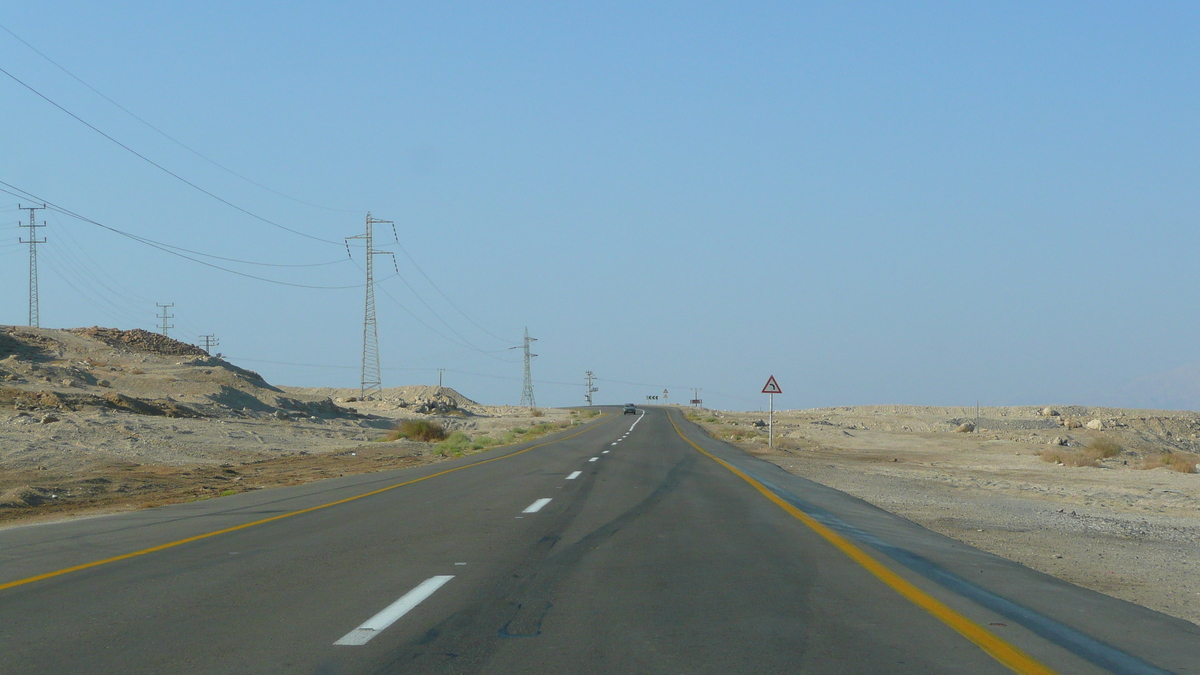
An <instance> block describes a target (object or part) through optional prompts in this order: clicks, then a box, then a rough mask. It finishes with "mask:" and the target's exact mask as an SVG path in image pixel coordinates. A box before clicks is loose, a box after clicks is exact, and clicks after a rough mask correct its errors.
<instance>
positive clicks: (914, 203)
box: [0, 2, 1200, 409]
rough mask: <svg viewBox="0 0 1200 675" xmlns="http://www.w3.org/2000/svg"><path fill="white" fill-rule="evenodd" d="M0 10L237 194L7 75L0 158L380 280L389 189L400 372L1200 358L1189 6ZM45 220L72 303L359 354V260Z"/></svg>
mask: <svg viewBox="0 0 1200 675" xmlns="http://www.w3.org/2000/svg"><path fill="white" fill-rule="evenodd" d="M0 25H3V26H4V27H5V28H6V29H8V30H9V31H12V33H14V34H16V35H17V36H20V39H21V40H24V41H26V42H28V43H29V44H30V45H32V46H33V47H35V48H36V49H37V50H39V51H41V52H42V53H43V54H45V55H46V56H48V57H49V58H50V59H52V60H53V61H54V62H56V63H57V64H58V65H60V66H62V67H63V68H65V69H66V70H67V71H69V72H70V73H71V74H72V75H74V76H75V77H78V78H79V79H81V80H83V81H84V82H86V83H87V84H88V85H90V86H91V87H94V88H95V89H96V90H98V91H99V92H102V93H103V95H104V96H107V97H108V98H110V99H112V101H115V102H117V103H119V104H120V105H121V106H123V107H124V108H126V109H128V110H129V111H132V112H133V113H135V114H136V115H137V116H139V117H141V118H142V119H143V120H145V121H146V122H149V123H150V124H151V125H153V126H154V127H157V128H158V129H160V130H162V131H163V132H165V133H166V134H167V135H169V136H170V137H172V138H173V139H175V140H176V141H178V142H179V143H176V142H174V141H172V140H170V139H168V138H165V137H164V136H163V135H160V134H159V133H158V132H156V131H154V130H153V129H151V128H149V127H148V126H146V125H145V124H143V123H142V122H140V121H138V120H137V119H135V118H134V117H131V116H130V115H129V114H127V113H126V112H123V111H122V110H121V109H119V108H118V107H115V106H114V105H113V104H112V103H110V102H109V101H106V100H105V99H104V98H102V97H101V96H99V95H97V94H96V93H95V92H93V91H91V90H89V89H88V88H87V87H85V86H84V85H83V84H81V83H80V82H79V81H77V80H75V79H73V78H72V77H71V76H70V75H68V74H67V73H65V72H64V71H63V70H61V69H59V68H57V67H56V66H55V65H53V64H51V63H49V62H48V61H47V60H46V59H44V58H43V57H42V56H40V55H39V54H37V53H36V52H34V51H32V50H31V49H30V48H29V47H27V46H26V45H24V44H22V43H21V42H20V41H19V40H18V39H16V38H15V37H14V36H13V35H11V34H9V33H7V32H4V31H0V67H3V69H4V70H5V71H7V72H8V73H10V74H11V76H12V77H15V78H17V79H19V80H21V81H22V82H24V83H25V85H28V87H30V88H32V89H34V90H36V91H37V92H38V93H40V94H41V95H42V96H44V97H45V98H48V99H50V100H51V101H53V102H54V103H55V104H57V105H58V106H61V107H62V108H65V109H66V110H69V111H70V112H71V113H73V114H74V115H76V116H78V117H80V118H82V119H83V120H86V121H87V122H88V123H89V124H91V125H93V126H94V127H96V128H97V129H99V130H101V131H103V132H104V133H105V134H108V135H109V136H111V137H112V138H114V139H116V140H118V141H120V142H121V143H123V144H125V145H126V146H128V147H129V148H131V149H133V150H135V151H137V153H139V154H141V155H143V156H144V157H146V158H148V159H149V160H152V161H153V162H155V163H157V164H159V165H161V167H163V168H165V169H167V170H169V171H171V172H173V173H175V174H177V175H178V176H180V177H182V178H184V179H186V180H187V181H189V182H191V183H193V184H194V185H196V186H198V187H200V188H203V190H205V191H207V192H209V193H212V195H216V196H217V197H219V198H220V199H222V200H224V201H226V202H229V203H232V204H234V205H236V207H238V208H237V209H235V208H232V207H230V206H229V205H227V204H225V203H222V202H221V201H218V200H217V199H214V198H213V197H212V196H209V195H207V194H204V193H203V192H201V191H199V190H197V189H196V188H194V187H191V186H189V185H187V184H185V183H184V182H182V181H181V180H179V179H177V178H175V177H172V176H170V175H168V174H167V173H165V172H164V171H163V170H161V169H159V168H156V167H155V166H152V165H151V164H149V163H148V162H147V161H145V160H143V159H141V158H139V157H137V156H135V155H134V154H132V153H130V152H129V151H127V150H126V149H123V148H121V147H119V146H118V145H116V144H115V143H114V142H113V141H111V140H109V139H107V138H105V137H104V136H102V135H101V134H99V133H97V132H96V131H94V130H92V129H90V128H88V127H87V126H85V125H84V124H82V123H80V122H79V121H77V120H75V119H73V118H71V117H70V116H68V115H67V114H65V113H64V112H62V111H61V110H59V109H58V108H56V107H54V105H52V104H51V103H49V102H48V101H47V100H45V99H44V98H41V97H39V96H38V95H37V94H35V93H33V92H32V91H30V89H29V88H26V87H25V86H23V85H21V84H19V83H18V82H16V81H15V80H14V79H12V77H8V76H4V75H2V74H0V97H2V99H0V100H2V102H3V105H2V106H0V119H2V120H3V123H4V124H3V126H4V129H5V130H6V131H5V133H3V134H0V156H3V158H4V162H3V165H2V166H0V180H2V181H4V182H5V183H8V184H10V185H13V186H16V187H17V188H19V189H20V190H24V191H27V192H28V193H31V194H32V195H36V196H37V197H39V198H41V199H45V200H48V201H50V202H53V203H54V204H56V205H59V206H61V207H64V208H66V209H68V210H70V211H73V212H75V213H77V214H80V215H83V216H86V217H87V218H90V219H92V220H95V221H97V222H99V223H102V224H104V225H108V226H110V227H113V228H117V229H120V230H122V231H125V232H129V233H133V234H136V235H139V236H142V237H147V238H150V239H153V240H155V241H159V242H164V243H166V244H170V245H172V246H178V247H183V248H186V249H190V250H193V251H198V252H201V253H206V254H211V255H214V256H221V257H225V258H234V259H238V260H245V261H252V262H265V263H272V264H288V265H296V264H315V263H329V264H326V265H319V266H314V267H267V266H262V265H247V264H243V263H235V262H222V261H219V260H216V259H213V258H204V259H205V260H208V261H210V262H212V263H214V264H218V265H220V266H222V267H226V268H228V269H230V270H236V271H237V272H241V273H244V274H251V275H254V276H260V277H265V278H268V279H272V280H274V281H278V282H287V283H294V284H303V285H309V286H353V285H355V284H359V285H361V284H362V271H361V264H362V255H361V251H355V252H354V254H355V255H354V258H355V259H354V260H351V259H350V258H348V257H347V252H346V248H345V246H344V245H343V244H342V243H341V242H342V241H343V238H344V237H347V236H352V235H355V234H359V233H361V231H362V229H363V218H364V216H365V213H366V212H367V211H368V210H369V211H371V212H372V213H373V214H374V215H375V216H376V217H379V218H384V219H388V220H394V221H395V222H396V233H397V234H398V236H399V240H400V244H401V245H402V246H403V249H400V248H399V247H397V246H395V245H389V242H390V241H391V240H392V231H391V229H390V227H385V228H383V230H382V231H381V234H380V236H379V241H378V243H379V248H382V249H385V250H389V251H394V252H396V253H398V254H399V255H398V256H397V267H393V265H392V263H391V260H390V259H389V258H387V257H384V256H379V257H376V264H377V269H378V270H379V274H377V276H378V277H380V278H381V280H380V281H379V284H378V290H377V297H378V300H377V301H378V305H379V328H380V343H381V345H382V362H383V365H384V367H385V370H384V374H383V377H384V384H385V386H393V385H401V384H409V383H436V381H437V372H436V370H435V369H436V368H445V369H446V373H445V378H446V383H447V384H448V385H451V386H454V387H456V388H458V389H459V390H461V391H462V392H463V393H465V394H467V395H469V396H472V397H474V398H476V399H478V400H481V401H484V402H489V403H516V402H517V401H518V399H519V398H520V394H521V364H520V359H519V358H518V353H517V352H516V351H509V350H508V347H510V346H513V345H515V344H518V343H519V341H520V336H521V332H522V330H523V329H524V328H525V327H526V326H528V327H529V330H530V333H531V334H532V335H533V336H534V337H537V338H538V339H539V341H538V342H537V343H536V344H535V350H534V351H535V352H536V353H537V354H539V356H538V358H536V359H535V360H534V378H535V381H536V391H537V399H538V403H539V404H541V405H572V404H578V403H580V402H581V401H582V392H583V384H582V377H583V372H584V371H585V370H593V371H595V372H596V374H597V375H598V376H599V377H600V378H602V379H601V382H600V384H599V386H600V387H601V393H600V395H599V397H598V398H599V399H600V400H604V401H608V402H613V403H620V402H624V401H626V400H630V401H638V400H644V396H645V395H647V394H651V393H661V390H662V389H663V388H668V389H669V390H670V392H671V394H670V395H671V398H672V400H677V399H680V398H690V391H688V390H689V389H690V388H691V387H701V388H703V391H702V393H701V395H702V397H703V398H704V399H705V401H706V403H707V404H709V405H711V406H714V407H724V408H740V409H756V408H758V407H759V406H762V405H765V396H762V395H760V394H758V393H757V392H758V391H759V389H761V387H762V385H763V382H765V380H766V378H767V376H768V375H771V374H774V375H775V376H776V377H777V379H778V380H779V383H780V385H781V386H782V387H783V390H784V392H785V393H784V395H782V396H779V397H777V399H776V405H777V407H793V408H800V407H813V406H826V405H850V404H868V403H914V404H934V405H969V404H974V402H975V401H976V400H979V401H981V402H982V403H983V404H984V405H988V404H994V405H1007V404H1040V403H1043V402H1054V403H1084V404H1120V403H1123V401H1121V400H1119V399H1120V395H1119V394H1118V393H1114V392H1119V391H1120V389H1121V387H1122V386H1123V385H1124V384H1125V383H1127V382H1129V381H1131V380H1134V379H1137V378H1141V377H1144V376H1147V375H1149V374H1152V373H1157V372H1162V371H1167V370H1172V369H1175V368H1178V367H1180V366H1182V365H1184V364H1187V363H1191V362H1194V361H1197V360H1200V359H1198V357H1197V346H1196V340H1195V338H1194V336H1195V335H1196V334H1197V331H1198V329H1200V322H1198V321H1197V313H1196V312H1195V311H1194V309H1193V308H1194V306H1196V304H1197V302H1196V301H1197V291H1196V289H1197V282H1198V274H1197V272H1196V265H1195V264H1194V262H1193V261H1194V259H1195V257H1196V253H1195V252H1196V251H1197V250H1198V249H1200V246H1198V244H1200V241H1198V239H1200V235H1198V234H1197V232H1196V228H1195V226H1194V225H1195V222H1196V220H1197V215H1198V210H1200V209H1198V208H1197V190H1196V188H1197V178H1198V176H1200V165H1198V164H1200V152H1197V151H1198V150H1200V148H1198V147H1197V146H1198V140H1200V135H1198V132H1197V125H1196V120H1197V119H1200V114H1198V113H1200V110H1198V107H1200V106H1198V105H1197V102H1198V101H1197V96H1198V94H1197V92H1200V86H1198V85H1200V81H1198V79H1200V78H1198V77H1197V75H1198V69H1200V54H1198V53H1197V52H1198V49H1197V44H1200V41H1198V40H1197V29H1198V28H1200V7H1197V6H1196V5H1194V4H1191V3H1102V2H1087V3H1053V5H1052V6H1051V5H1049V4H1048V3H1034V2H1030V3H1002V4H1001V3H951V2H912V3H687V4H684V3H646V2H637V3H530V2H503V3H501V2H492V3H488V2H478V3H452V2H439V3H425V4H413V3H354V2H350V3H337V4H335V3H294V2H293V3H282V2H274V3H250V4H249V5H248V3H233V2H211V3H203V4H200V5H195V4H192V5H183V4H176V3H157V2H113V3H96V2H82V3H78V2H76V3H72V2H61V3H25V4H24V5H20V6H13V7H9V8H6V10H5V11H4V12H3V13H0ZM181 144H182V145H181ZM183 146H186V147H183ZM193 151H195V152H198V153H199V154H200V155H203V156H204V157H207V158H209V159H211V160H213V161H215V162H216V163H217V164H219V165H220V167H218V166H216V165H214V164H213V163H210V162H209V161H206V160H205V159H204V158H202V157H200V156H198V155H197V154H195V153H194V152H193ZM221 167H224V168H221ZM226 169H228V170H231V171H233V172H236V173H237V174H240V175H241V176H244V177H246V178H249V179H251V180H252V181H254V182H256V183H259V184H261V185H262V186H266V187H267V188H270V190H266V189H263V188H261V187H259V186H256V185H254V184H253V183H251V182H247V181H246V180H243V179H242V178H239V177H237V176H235V175H233V174H231V173H230V172H229V171H227V170H226ZM280 193H281V194H280ZM18 202H20V203H22V204H24V205H28V202H29V200H28V199H24V198H21V199H19V198H17V197H14V196H10V195H7V194H3V195H0V284H2V287H3V288H5V289H7V290H6V291H5V292H4V293H3V294H0V323H7V324H23V323H25V321H26V312H27V293H26V291H27V274H28V271H27V268H26V261H27V257H28V256H27V249H26V248H25V247H22V246H21V245H20V244H19V243H17V238H18V237H19V236H23V235H25V234H27V233H26V232H25V231H24V230H21V229H20V228H17V227H16V225H17V223H18V221H19V220H20V219H21V218H22V217H24V212H20V211H17V210H16V205H17V204H18ZM239 209H240V210H239ZM246 212H249V214H252V215H248V214H247V213H246ZM38 217H39V220H41V219H44V220H46V221H47V222H48V224H49V226H48V227H47V228H46V229H45V230H42V231H41V233H42V234H43V235H44V236H46V237H48V238H49V243H48V244H47V245H45V246H43V247H42V248H41V249H40V250H41V253H42V257H41V261H42V265H41V270H40V271H41V275H40V279H41V323H42V325H43V326H46V327H72V326H84V325H95V324H99V325H106V326H117V327H123V328H132V327H143V328H147V329H150V328H153V327H154V325H155V318H154V315H155V313H156V310H157V308H156V307H155V306H154V305H155V303H159V302H162V303H167V302H173V303H175V307H174V308H173V311H174V313H175V315H176V319H175V324H176V326H177V327H176V329H175V331H174V333H173V335H175V336H177V337H180V338H181V339H186V340H189V341H191V340H195V339H196V337H197V336H198V335H201V334H206V333H215V334H217V336H218V337H219V338H220V340H221V347H220V350H221V351H222V352H224V353H225V354H226V355H227V356H229V357H231V358H232V359H233V360H234V361H235V362H237V363H239V364H241V365H244V366H247V367H251V368H254V369H257V370H259V371H260V372H262V373H263V374H264V375H265V376H266V377H267V378H268V379H269V380H270V381H273V382H277V383H281V384H295V385H313V386H317V385H327V386H356V385H357V383H358V371H357V365H358V362H359V358H360V348H361V322H362V302H363V301H362V294H363V292H362V288H361V287H359V288H349V289H340V290H336V289H307V288H297V287H293V286H284V285H279V284H273V283H268V282H264V281H259V280H255V279H250V278H247V277H244V276H238V275H235V274H232V273H229V272H226V271H223V270H218V269H214V268H212V267H207V266H203V265H200V264H197V263H194V262H192V261H189V260H186V259H183V258H180V257H176V256H172V255H168V254H166V253H164V252H163V251H161V250H158V249H155V248H151V247H149V246H146V245H144V244H140V243H137V242H134V241H132V240H130V239H128V238H125V237H122V236H120V235H117V234H114V233H112V232H110V231H107V230H103V229H101V228H99V227H97V226H95V225H92V224H88V223H85V222H83V221H80V220H77V219H74V218H71V217H68V216H66V215H63V214H62V213H57V212H49V211H47V212H39V216H38ZM264 221H270V223H268V222H264ZM271 223H274V224H271ZM279 226H282V227H279ZM284 228H288V229H284ZM288 230H296V231H299V232H301V233H304V234H305V235H308V236H301V235H297V234H295V233H293V232H290V231H288ZM320 240H324V241H320ZM405 252H406V253H407V255H406V254H405ZM189 255H191V254H189ZM410 256H411V259H410ZM413 261H415V263H416V265H419V266H420V268H421V270H423V271H424V273H425V274H427V275H428V278H429V279H431V280H432V282H433V284H436V287H435V286H434V285H432V284H431V283H430V281H429V279H426V277H425V274H422V273H421V271H419V270H418V269H417V268H416V267H415V266H414V262H413ZM397 268H398V271H399V273H400V277H396V276H395V273H396V270H397ZM405 282H407V285H406V283H405ZM410 287H411V288H410ZM460 310H461V311H460ZM426 324H427V325H426ZM435 331H436V332H435ZM289 364H291V365H289ZM297 364H304V365H297ZM573 383H577V384H573Z"/></svg>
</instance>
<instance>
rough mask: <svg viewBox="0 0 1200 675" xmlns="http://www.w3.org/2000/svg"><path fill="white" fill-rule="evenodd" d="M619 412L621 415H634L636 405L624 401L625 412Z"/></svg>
mask: <svg viewBox="0 0 1200 675" xmlns="http://www.w3.org/2000/svg"><path fill="white" fill-rule="evenodd" d="M621 414H622V415H636V414H637V406H636V405H634V404H632V403H626V404H625V412H623V413H621Z"/></svg>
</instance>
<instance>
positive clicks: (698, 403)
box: [691, 398, 704, 405]
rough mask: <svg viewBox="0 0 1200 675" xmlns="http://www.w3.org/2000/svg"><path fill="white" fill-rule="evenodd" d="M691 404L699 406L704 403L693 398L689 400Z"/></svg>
mask: <svg viewBox="0 0 1200 675" xmlns="http://www.w3.org/2000/svg"><path fill="white" fill-rule="evenodd" d="M691 403H692V405H700V404H701V403H704V401H702V400H700V399H698V398H694V399H692V400H691Z"/></svg>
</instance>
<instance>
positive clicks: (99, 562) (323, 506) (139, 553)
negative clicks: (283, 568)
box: [0, 416, 616, 591]
mask: <svg viewBox="0 0 1200 675" xmlns="http://www.w3.org/2000/svg"><path fill="white" fill-rule="evenodd" d="M614 419H616V417H615V416H614V417H610V418H609V419H607V420H604V421H602V422H600V424H595V425H591V426H588V427H587V428H586V429H583V430H581V431H579V432H577V433H574V434H571V435H570V436H564V437H562V438H556V439H555V440H553V441H547V442H546V443H539V444H537V445H531V446H529V447H528V448H525V449H524V450H518V451H516V452H513V453H510V454H507V455H501V456H500V457H493V458H491V459H485V460H483V461H481V462H474V463H471V464H467V465H465V466H460V467H456V468H453V469H446V470H445V471H439V472H437V473H433V474H429V475H428V476H425V477H423V478H414V479H413V480H409V481H405V482H403V483H396V484H395V485H389V486H387V487H385V488H380V489H378V490H373V491H371V492H366V493H363V494H361V495H356V496H354V497H346V498H345V499H339V500H337V501H334V502H329V503H328V504H320V505H318V506H310V507H309V508H307V509H300V510H299V511H290V512H288V513H281V514H279V515H278V516H271V517H270V518H263V519H262V520H256V521H254V522H251V523H243V524H241V525H235V526H233V527H227V528H225V529H223V530H216V531H213V532H206V533H205V534H198V535H196V536H194V537H188V538H186V539H180V540H178V541H172V542H169V543H166V544H159V545H158V546H151V547H150V548H144V549H142V550H140V551H134V552H133V553H125V554H123V555H118V556H114V557H112V558H105V559H104V560H96V561H94V562H90V563H85V564H83V565H76V566H74V567H67V568H64V569H61V570H55V571H53V572H46V573H45V574H39V575H37V576H33V577H29V578H27V579H18V580H17V581H9V582H7V583H3V584H0V591H3V590H6V589H9V588H14V587H16V586H24V585H25V584H31V583H33V582H35V581H42V580H43V579H51V578H53V577H57V576H62V575H64V574H70V573H71V572H79V571H80V570H86V569H90V568H92V567H99V566H101V565H107V564H108V563H113V562H117V561H118V560H128V559H129V558H136V557H138V556H143V555H146V554H148V553H155V552H157V551H163V550H166V549H168V548H174V547H176V546H182V545H183V544H190V543H191V542H193V541H200V540H201V539H208V538H209V537H215V536H217V535H219V534H228V533H230V532H237V531H238V530H244V529H246V528H250V527H254V526H255V525H264V524H266V523H270V522H274V521H276V520H283V519H284V518H291V517H292V516H298V515H300V514H302V513H312V512H313V511H320V510H321V509H327V508H329V507H331V506H337V505H339V504H345V503H347V502H352V501H354V500H356V499H362V498H364V497H370V496H372V495H377V494H380V493H382V492H387V491H388V490H395V489H396V488H400V487H404V486H405V485H412V484H413V483H420V482H421V481H423V480H429V479H430V478H437V477H438V476H445V475H446V474H448V473H454V472H455V471H462V470H463V469H470V468H471V467H476V466H480V465H482V464H488V463H489V462H498V461H500V460H502V459H508V458H509V457H516V456H517V455H520V454H523V453H526V452H529V451H530V450H535V449H537V448H541V447H545V446H547V445H551V444H554V443H558V442H560V441H565V440H567V439H569V438H575V437H576V436H578V435H580V434H583V433H586V432H587V431H590V430H592V429H595V428H596V427H599V426H600V425H601V424H606V423H608V422H610V421H612V420H614Z"/></svg>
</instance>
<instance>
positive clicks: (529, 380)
mask: <svg viewBox="0 0 1200 675" xmlns="http://www.w3.org/2000/svg"><path fill="white" fill-rule="evenodd" d="M533 342H537V338H531V337H529V328H528V327H526V328H525V347H524V349H525V387H524V388H523V389H522V390H521V405H527V406H529V407H530V408H531V409H534V410H536V409H537V403H536V402H534V400H533V377H532V376H531V375H530V372H529V359H531V358H533V357H535V356H537V354H530V353H529V345H530V344H531V343H533ZM509 349H521V347H509Z"/></svg>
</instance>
